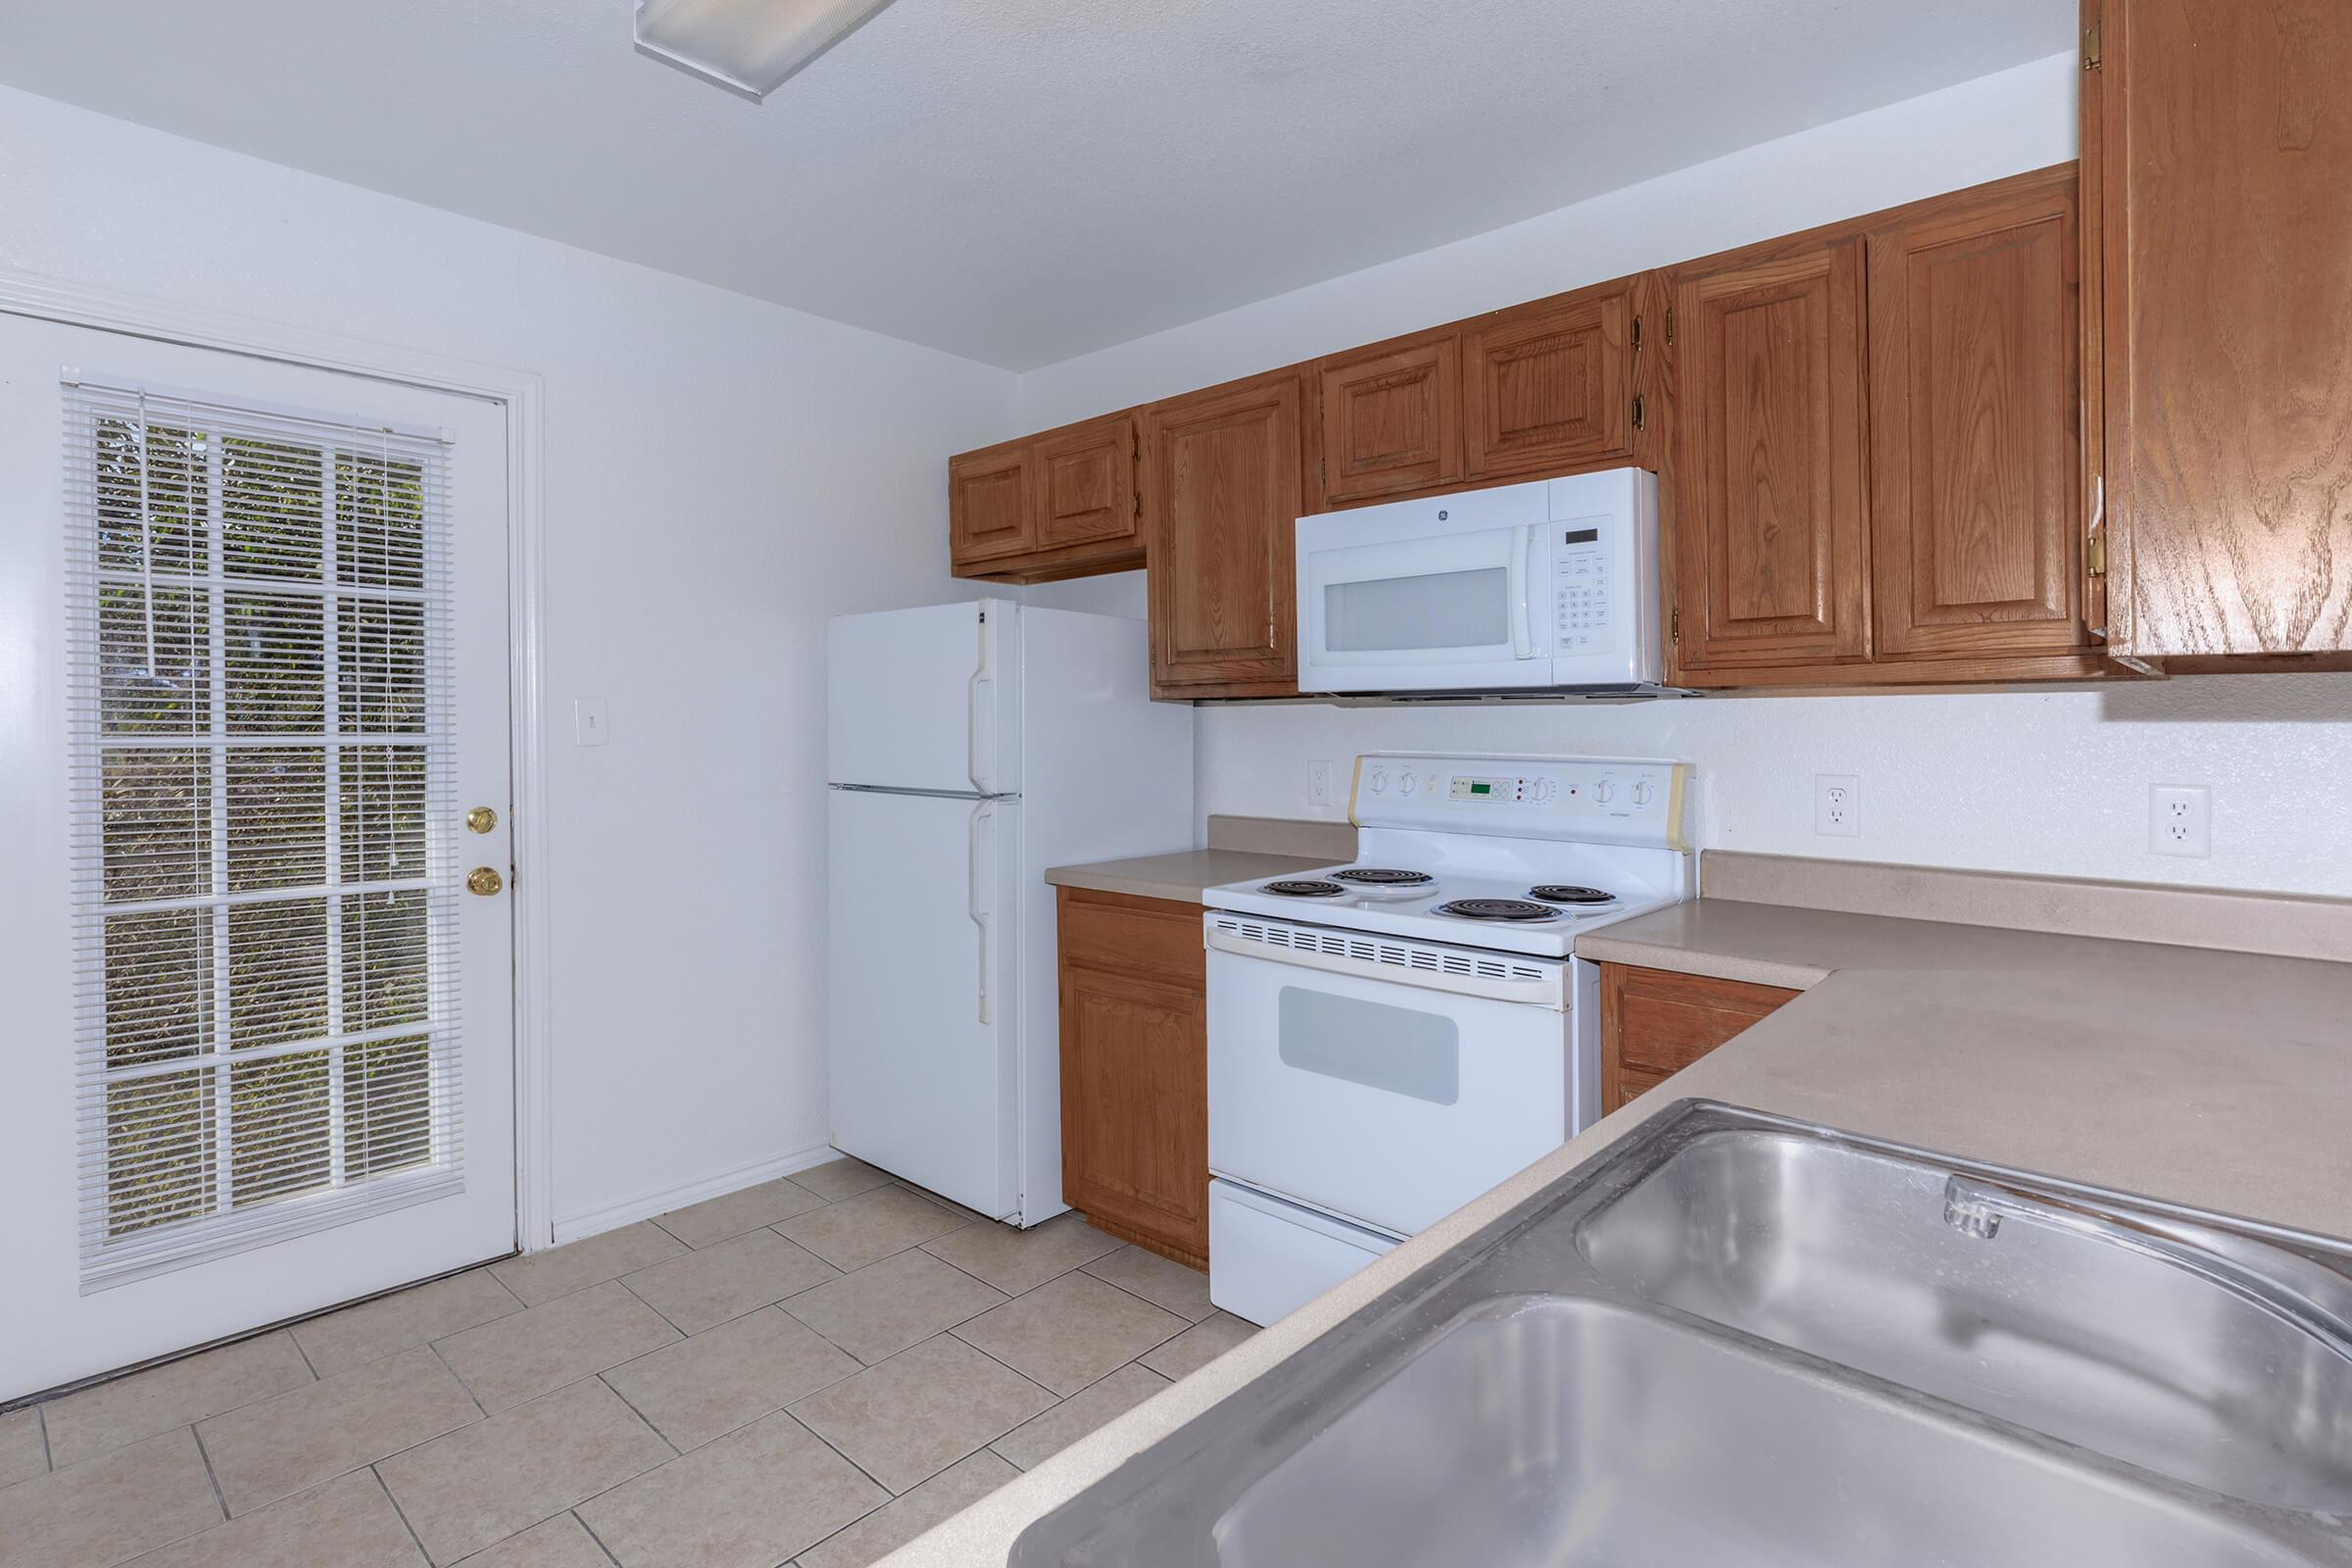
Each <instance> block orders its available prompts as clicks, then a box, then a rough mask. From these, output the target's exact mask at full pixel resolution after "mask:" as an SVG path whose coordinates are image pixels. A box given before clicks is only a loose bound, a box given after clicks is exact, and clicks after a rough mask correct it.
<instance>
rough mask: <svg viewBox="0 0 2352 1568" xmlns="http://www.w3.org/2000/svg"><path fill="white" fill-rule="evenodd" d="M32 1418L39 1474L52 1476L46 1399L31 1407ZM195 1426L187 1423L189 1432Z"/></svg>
mask: <svg viewBox="0 0 2352 1568" xmlns="http://www.w3.org/2000/svg"><path fill="white" fill-rule="evenodd" d="M32 1419H33V1424H34V1425H35V1426H37V1427H39V1428H40V1429H41V1464H42V1466H43V1467H44V1468H43V1469H42V1471H41V1474H43V1475H49V1476H53V1475H55V1474H57V1450H56V1449H55V1448H53V1447H51V1446H49V1405H48V1402H47V1401H46V1400H44V1401H43V1402H41V1403H39V1404H36V1405H34V1406H33V1407H32ZM195 1427H196V1423H194V1422H193V1421H191V1422H189V1423H188V1429H189V1430H190V1431H191V1432H192V1431H194V1430H195Z"/></svg>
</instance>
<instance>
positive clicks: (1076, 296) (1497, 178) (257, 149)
mask: <svg viewBox="0 0 2352 1568" xmlns="http://www.w3.org/2000/svg"><path fill="white" fill-rule="evenodd" d="M629 10H630V6H629V0H201V3H190V0H54V3H50V0H44V3H38V4H35V3H31V0H23V3H12V4H7V5H0V81H6V82H8V83H10V84H12V85H15V86H18V87H22V88H25V89H26V90H27V91H31V92H36V93H41V94H45V95H47V96H49V97H52V98H59V99H64V100H66V101H68V102H70V103H75V104H80V105H84V106H86V107H88V108H91V109H95V110H98V111H101V112H102V113H106V114H110V115H116V116H120V117H122V118H123V119H127V120H133V121H138V122H140V123H146V124H150V125H155V126H158V127H160V128H162V129H166V130H171V131H174V132H177V133H180V134H182V135H187V136H192V137H195V138H198V139H200V140H203V141H208V142H214V143H218V144H220V145H221V146H224V147H230V148H234V149H237V150H238V151H241V152H247V153H252V154H255V155H257V156H259V157H262V158H267V159H270V160H272V161H275V162H277V163H282V164H288V165H292V166H293V167H295V168H298V169H306V170H311V171H314V172H318V173H321V174H327V175H331V176H333V177H335V178H337V179H343V180H348V181H351V182H353V183H356V184H360V185H365V186H370V187H372V188H374V189H377V190H382V191H388V192H391V193H393V194H396V195H400V196H406V197H409V198H412V199H414V200H417V201H420V202H426V203H430V204H432V205H434V206H437V207H444V208H449V209H452V210H454V211H457V212H461V213H466V214H469V215H471V216H473V217H477V218H482V219H487V220H489V221H493V222H498V223H503V224H507V225H510V226H512V227H515V228H520V229H524V230H527V231H529V232H531V233H535V234H541V235H546V236H548V237H550V238H554V239H560V240H564V241H568V242H570V243H572V244H576V245H581V246H585V247H587V248H589V249H592V250H597V251H603V252H606V253H608V254H611V255H613V256H618V257H624V258H627V259H628V260H631V261H637V262H642V263H645V264H647V265H649V266H653V267H658V268H662V269H664V270H669V271H673V272H680V273H684V274H686V275H687V276H690V277H697V278H702V279H705V280H707V281H709V282H712V283H716V284H720V285H722V286H724V287H727V288H732V289H738V290H741V291H742V292H744V293H747V294H753V295H758V296H760V297H762V298H765V299H770V300H775V301H778V302H780V303H783V304H787V305H792V306H796V307H799V308H800V309H803V310H807V311H811V312H814V313H816V314H818V315H821V316H828V317H832V318H835V319H840V320H844V321H851V322H855V323H857V324H858V325H861V326H867V327H872V328H875V329H876V330H879V331H883V332H888V333H891V334H893V335H896V336H899V337H904V338H910V339H913V340H914V341H916V342H920V343H928V344H932V345H934V346H936V347H939V348H943V349H947V350H950V351H952V352H955V353H957V354H962V355H967V356H970V357H971V358H974V359H978V360H984V361H987V362H990V363H992V364H996V365H1001V366H1005V367H1008V368H1015V369H1026V368H1032V367H1035V366H1038V365H1044V364H1050V363H1052V362H1054V361H1057V360H1061V359H1065V358H1067V357H1069V356H1071V355H1074V354H1079V353H1083V352H1085V351H1087V350H1089V349H1094V348H1099V347H1102V346H1103V345H1105V344H1109V343H1114V342H1119V341H1123V340H1125V339H1127V338H1131V337H1136V336H1139V335H1141V334H1143V333H1146V332H1150V331H1154V330H1157V329H1159V328H1161V327H1166V326H1171V325H1175V324H1177V323H1179V322H1182V321H1187V320H1191V319H1196V318H1198V317H1201V316H1204V315H1208V314H1211V313H1213V312H1217V311H1221V310H1225V309H1229V308H1231V307H1233V306H1235V305H1240V304H1244V303H1246V302H1248V301H1250V300H1254V299H1261V298H1263V297H1265V296H1267V295H1269V294H1274V293H1279V292H1281V291H1283V290H1285V289H1289V288H1293V287H1297V286H1299V285H1300V284H1304V283H1308V282H1312V281H1315V280H1317V279H1320V278H1325V277H1330V276H1334V275H1337V274H1339V273H1343V272H1348V271H1351V270H1355V269H1357V268H1362V267H1367V266H1370V265H1372V264H1374V263H1377V262H1381V261H1386V260H1389V259H1391V258H1393V257H1397V256H1401V255H1406V254H1409V253H1411V252H1413V251H1417V250H1422V249H1426V248H1427V247H1429V246H1432V245H1438V244H1443V243H1445V242H1446V241H1448V240H1453V239H1458V238H1461V237H1463V236H1464V235H1468V234H1473V233H1478V232H1482V231H1484V230H1486V229H1489V228H1494V227H1497V226H1499V225H1501V224H1504V223H1508V222H1512V221H1516V220H1519V219H1522V218H1526V217H1530V216H1532V215H1534V214H1536V213H1541V212H1545V211H1548V210H1549V209H1551V208H1554V207H1558V206H1562V205H1564V204H1566V203H1568V202H1571V201H1575V200H1579V199H1581V198H1583V197H1586V196H1590V195H1593V194H1595V193H1597V192H1600V191H1603V190H1608V189H1613V188H1615V187H1617V186H1620V185H1625V184H1629V183H1631V182H1633V181H1635V180H1638V179H1642V178H1645V177H1647V176H1650V175H1653V174H1657V173H1662V172H1666V171H1668V170H1671V169H1677V168H1682V167H1684V166H1687V165H1690V164H1692V163H1696V162H1699V161H1701V160H1704V159H1706V158H1710V157H1713V156H1715V155H1717V154H1720V153H1723V152H1727V151H1730V150H1732V149H1734V148H1737V147H1741V146H1745V145H1749V144H1751V143H1754V142H1758V141H1763V140H1767V139H1770V138H1771V137H1774V136H1778V135H1783V134H1786V133H1788V132H1789V131H1792V130H1797V129H1801V128H1803V127H1804V126H1807V125H1812V124H1818V123H1823V122H1825V121H1829V120H1834V119H1838V118H1840V117H1842V116H1845V115H1849V114H1853V113H1855V112H1857V111H1859V110H1862V109H1867V108H1872V107H1875V106H1877V105H1880V104H1884V103H1890V102H1893V101H1894V100H1896V99H1899V98H1905V97H1909V96H1911V95H1913V94H1916V93H1920V92H1925V91H1928V90H1930V89H1933V88H1935V87H1938V86H1943V85H1948V84H1950V83H1952V82H1956V81H1962V80H1966V79H1968V78H1970V77H1973V76H1978V75H1983V74H1985V73H1988V72H1992V71H1996V70H1999V69H2001V68H2003V67H2006V66H2010V65H2014V64H2017V63H2019V62H2021V61H2025V60H2030V59H2034V58H2037V57H2040V56H2044V55H2048V54H2052V53H2055V52H2057V51H2059V50H2062V49H2065V48H2066V47H2068V42H2069V39H2070V38H2071V36H2072V33H2073V19H2074V16H2075V10H2076V7H2075V0H1647V3H1642V0H1454V3H1450V4H1448V3H1443V0H1440V3H1434V4H1433V3H1431V0H897V3H896V4H895V5H893V6H892V7H891V8H890V9H888V10H886V11H884V12H883V13H882V14H881V16H879V17H878V18H876V19H875V20H874V21H873V22H872V23H870V24H868V25H866V26H865V27H864V29H863V30H861V31H859V32H858V33H857V34H856V35H855V36H853V37H852V38H850V39H849V40H848V41H846V42H845V43H843V44H841V45H840V46H839V47H838V48H836V49H834V50H833V52H832V53H830V54H828V55H826V56H825V57H824V58H823V59H821V60H819V61H818V62H817V63H816V64H815V65H813V66H811V67H810V68H809V70H808V71H807V72H805V73H802V74H801V75H800V76H798V77H796V78H794V79H793V80H792V81H790V82H788V83H787V84H786V85H785V87H784V88H783V90H782V91H780V92H779V93H778V94H776V96H775V97H773V98H771V99H769V100H768V102H766V103H765V104H761V105H754V104H749V103H745V102H742V101H740V100H738V99H735V98H732V97H730V96H728V95H727V94H726V93H723V92H720V91H719V90H717V89H716V88H713V87H710V86H707V85H705V84H703V83H700V82H697V81H695V80H693V79H691V78H690V77H687V76H685V75H683V74H681V73H677V72H675V71H672V70H670V69H668V68H666V67H663V66H662V65H660V64H658V63H656V62H654V61H651V60H647V59H645V58H643V57H642V56H640V55H638V54H636V53H635V52H634V50H633V49H632V48H631V47H630V36H629Z"/></svg>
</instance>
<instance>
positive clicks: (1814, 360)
mask: <svg viewBox="0 0 2352 1568" xmlns="http://www.w3.org/2000/svg"><path fill="white" fill-rule="evenodd" d="M1677 297H1678V302H1679V303H1678V306H1677V312H1678V315H1679V316H1680V318H1681V322H1682V325H1681V331H1682V335H1683V339H1684V343H1683V348H1682V354H1683V360H1682V365H1681V376H1680V390H1679V392H1678V403H1677V418H1678V420H1679V421H1680V430H1679V432H1678V434H1677V437H1676V441H1677V446H1678V455H1677V457H1676V460H1675V468H1676V474H1677V481H1678V483H1677V489H1678V491H1679V494H1678V497H1677V503H1676V513H1675V528H1676V532H1677V534H1678V536H1679V538H1680V540H1681V550H1682V560H1681V566H1682V569H1681V571H1680V572H1679V573H1678V590H1677V591H1678V594H1679V595H1680V599H1681V604H1680V609H1681V612H1682V616H1681V618H1682V638H1683V644H1682V655H1683V662H1685V663H1686V664H1690V665H1693V666H1697V667H1704V666H1705V665H1707V664H1722V663H1750V664H1754V663H1795V662H1834V661H1839V660H1859V659H1862V658H1865V657H1867V656H1868V654H1869V639H1868V631H1867V626H1866V624H1865V606H1866V600H1867V593H1866V587H1865V583H1864V572H1865V568H1866V561H1867V554H1866V548H1865V544H1864V536H1863V525H1864V515H1863V512H1864V497H1863V490H1862V475H1863V422H1862V421H1863V412H1862V388H1863V376H1864V366H1863V359H1864V344H1863V334H1862V320H1863V315H1862V247H1861V242H1860V240H1859V239H1854V240H1845V241H1840V242H1838V243H1836V244H1831V245H1826V246H1821V247H1818V248H1812V249H1807V250H1802V251H1799V252H1796V253H1794V254H1790V255H1770V254H1767V255H1763V256H1758V257H1755V258H1754V259H1749V258H1748V257H1747V256H1746V255H1745V254H1742V255H1737V256H1734V257H1732V258H1727V259H1725V260H1723V261H1719V262H1717V263H1713V264H1709V265H1708V270H1706V271H1704V272H1699V273H1688V272H1687V273H1685V274H1683V276H1682V278H1681V280H1680V286H1679V289H1678V296H1677ZM1693 622H1695V624H1693Z"/></svg>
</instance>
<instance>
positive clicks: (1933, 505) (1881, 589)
mask: <svg viewBox="0 0 2352 1568" xmlns="http://www.w3.org/2000/svg"><path fill="white" fill-rule="evenodd" d="M1866 243H1867V246H1868V253H1869V269H1870V338H1871V343H1870V475H1871V509H1870V516H1871V552H1872V561H1873V564H1874V579H1875V584H1874V585H1875V590H1876V592H1875V600H1874V605H1875V622H1876V631H1877V638H1878V641H1877V648H1876V654H1877V657H1879V658H1881V659H1898V658H1907V657H1935V656H1939V655H1940V656H1948V655H1954V654H1969V655H1993V654H1996V653H2000V652H2005V651H2014V652H2018V653H2047V652H2063V651H2066V650H2070V649H2078V648H2082V647H2085V646H2087V644H2088V637H2087V633H2086V631H2085V629H2084V626H2083V621H2082V516H2081V513H2080V510H2079V491H2078V477H2079V474H2080V470H2081V462H2082V448H2081V442H2080V436H2079V425H2080V419H2079V413H2078V411H2079V400H2078V390H2077V389H2078V387H2079V384H2080V378H2079V375H2078V373H2077V368H2076V355H2077V353H2078V350H2079V339H2078V332H2077V319H2076V315H2077V306H2078V295H2079V292H2080V291H2079V289H2078V287H2077V271H2076V268H2077V243H2078V239H2077V234H2076V231H2075V169H2074V166H2073V165H2071V164H2069V165H2066V166H2063V167H2061V168H2058V169H2053V170H2047V171H2044V172H2041V173H2038V174H2033V175H2027V176H2024V177H2022V178H2020V179H2013V180H2004V181H2001V182H2000V183H1998V184H1997V185H1992V186H1987V187H1982V188H1980V189H1979V190H1976V191H1970V192H1963V193H1961V194H1960V195H1959V196H1956V197H1952V198H1946V199H1941V200H1937V201H1933V202H1926V203H1921V204H1919V205H1917V206H1915V207H1911V208H1906V209H1904V210H1903V213H1902V216H1901V217H1900V218H1899V219H1898V220H1897V221H1893V222H1891V223H1888V224H1887V225H1885V226H1883V227H1880V228H1876V229H1873V230H1872V231H1871V233H1870V235H1869V237H1868V239H1867V241H1866Z"/></svg>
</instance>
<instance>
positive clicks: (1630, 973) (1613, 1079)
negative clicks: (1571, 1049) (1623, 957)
mask: <svg viewBox="0 0 2352 1568" xmlns="http://www.w3.org/2000/svg"><path fill="white" fill-rule="evenodd" d="M1796 995H1797V993H1796V992H1794V991H1789V990H1785V989H1783V988H1782V987H1779V986H1760V985H1753V984H1750V983H1748V982H1746V981H1741V980H1718V979H1715V978H1714V977H1712V976H1709V975H1695V974H1675V973H1672V972H1669V971H1667V970H1663V969H1642V968H1637V967H1635V966H1633V965H1630V964H1622V963H1604V964H1602V965H1601V966H1600V1108H1601V1111H1602V1113H1603V1114H1606V1113H1607V1112H1609V1111H1612V1110H1615V1109H1616V1108H1617V1107H1618V1106H1620V1105H1622V1104H1624V1103H1626V1102H1627V1101H1629V1100H1631V1099H1633V1098H1634V1097H1635V1096H1637V1095H1642V1094H1645V1093H1647V1092H1648V1091H1650V1090H1652V1089H1654V1088H1656V1087H1657V1086H1658V1085H1659V1084H1661V1083H1663V1082H1665V1081H1666V1079H1667V1078H1668V1077H1669V1076H1671V1075H1672V1074H1674V1073H1677V1072H1680V1071H1682V1070H1683V1069H1684V1068H1685V1067H1688V1066H1690V1065H1691V1063H1692V1062H1694V1061H1696V1060H1698V1058H1699V1057H1701V1056H1703V1055H1705V1054H1707V1053H1709V1052H1711V1051H1713V1050H1715V1049H1716V1048H1717V1047H1718V1046H1721V1045H1722V1044H1723V1043H1724V1042H1726V1041H1728V1040H1730V1039H1731V1038H1732V1037H1733V1036H1734V1035H1737V1034H1739V1033H1740V1031H1741V1030H1743V1029H1745V1028H1746V1027H1747V1026H1748V1025H1749V1024H1752V1023H1754V1022H1755V1021H1756V1020H1757V1019H1759V1018H1762V1017H1764V1016H1766V1015H1767V1014H1769V1013H1771V1012H1773V1011H1775V1010H1776V1009H1778V1008H1779V1007H1780V1006H1781V1005H1783V1004H1785V1003H1787V1002H1789V1000H1790V999H1792V998H1794V997H1795V996H1796Z"/></svg>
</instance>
